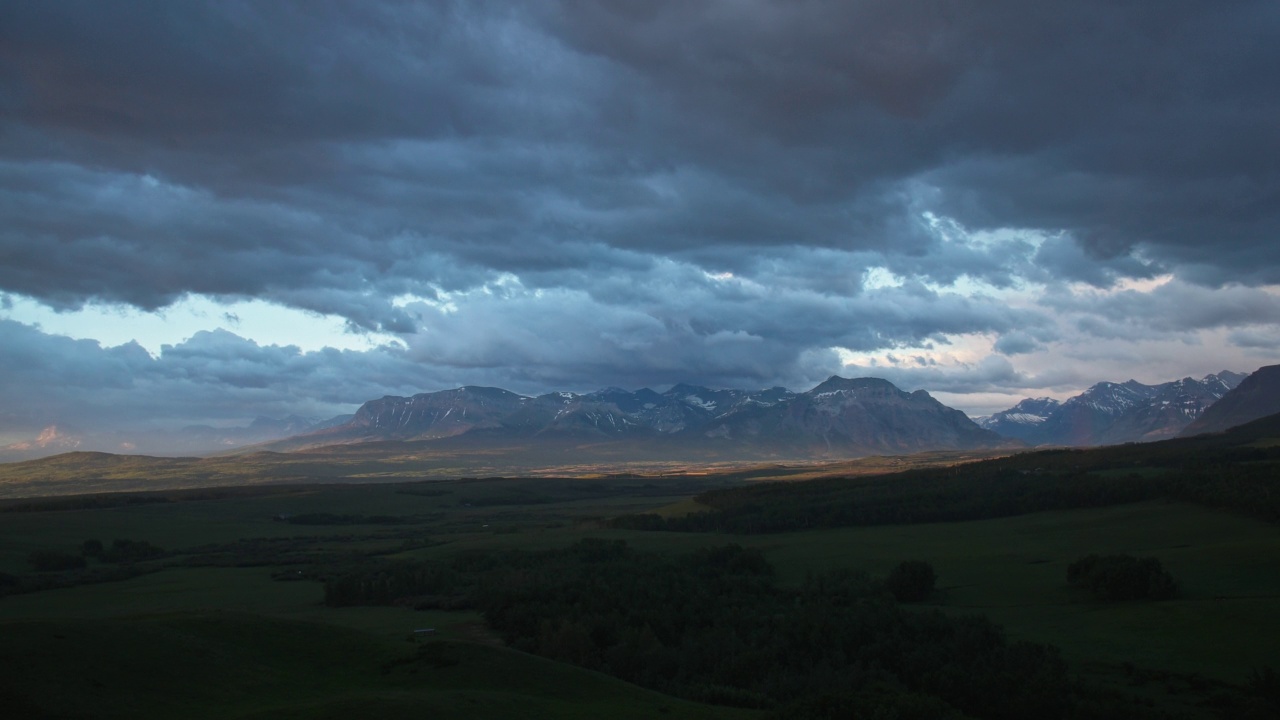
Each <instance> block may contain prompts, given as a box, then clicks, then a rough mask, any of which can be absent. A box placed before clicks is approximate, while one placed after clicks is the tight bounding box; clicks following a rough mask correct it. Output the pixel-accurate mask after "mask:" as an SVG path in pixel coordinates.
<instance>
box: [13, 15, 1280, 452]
mask: <svg viewBox="0 0 1280 720" xmlns="http://www.w3.org/2000/svg"><path fill="white" fill-rule="evenodd" d="M0 48H3V50H0V213H2V214H3V216H4V217H5V223H4V224H3V227H0V293H5V294H8V295H11V296H13V297H22V298H30V299H34V300H36V301H38V302H40V303H43V304H45V305H47V306H50V307H53V308H56V309H58V310H60V311H63V312H74V311H76V310H77V309H79V308H83V307H85V306H98V305H104V304H105V305H124V306H129V307H134V308H138V309H141V310H144V311H162V310H163V309H164V308H166V307H169V306H171V305H172V304H173V303H175V302H178V301H180V300H182V299H183V298H188V297H192V296H200V297H207V298H212V299H213V300H214V301H217V302H224V303H232V302H236V301H244V300H247V299H257V300H261V301H265V302H269V303H274V304H277V305H281V306H286V307H289V308H295V309H298V310H302V311H306V312H311V313H318V314H323V315H326V316H335V317H340V318H342V319H344V320H345V321H346V323H347V326H348V328H349V330H350V331H351V332H357V333H376V334H377V337H379V338H384V339H386V340H387V344H384V345H381V346H380V347H378V348H375V349H372V350H368V351H365V352H355V351H341V352H340V351H336V350H334V351H332V352H329V351H316V352H303V351H301V350H298V349H296V348H290V347H287V346H277V345H274V344H273V342H272V339H271V338H270V337H255V338H243V337H239V336H234V335H232V334H230V333H228V332H227V331H225V330H222V331H219V330H217V328H218V327H219V325H218V324H217V323H211V324H210V325H209V326H208V327H204V328H194V329H192V333H195V331H196V330H197V329H199V330H204V331H206V332H204V333H202V334H194V335H189V336H190V339H189V340H186V341H182V342H179V341H175V342H174V343H173V344H172V345H170V346H169V347H166V348H165V349H163V351H162V352H159V353H157V354H155V355H152V354H149V353H147V352H145V351H144V350H143V349H142V348H140V347H136V346H129V345H125V346H121V347H115V348H104V347H102V346H101V345H100V344H96V343H93V342H90V341H87V340H81V341H71V340H69V339H66V338H61V337H57V336H55V335H53V334H51V333H45V332H42V331H41V330H40V329H39V328H37V327H35V326H33V325H32V324H31V323H30V321H27V322H24V321H23V318H22V317H20V316H14V315H12V314H8V315H7V316H9V317H10V318H11V319H10V320H9V321H7V322H4V323H3V324H2V325H0V339H3V341H4V342H3V343H2V344H3V345H4V348H3V349H2V350H0V363H3V367H0V370H3V371H11V372H13V373H17V374H11V375H9V376H8V377H9V378H11V379H8V380H6V381H3V383H2V384H0V389H2V392H3V396H0V404H2V405H3V407H4V408H5V411H4V412H5V417H6V418H8V419H7V420H6V421H5V422H6V423H7V424H9V425H10V426H11V427H14V428H16V427H18V426H21V428H22V429H21V431H22V432H28V431H30V430H32V429H33V428H35V427H36V426H37V425H39V423H41V422H45V421H46V420H48V419H49V418H55V416H58V415H60V414H62V413H65V412H67V410H66V408H69V407H76V406H78V405H80V404H88V405H92V406H95V407H100V408H102V410H101V413H100V415H101V418H102V419H101V420H98V421H95V422H100V423H107V422H109V421H110V418H111V417H112V414H113V413H114V414H115V415H116V416H126V417H127V419H128V420H129V421H130V422H134V421H136V422H143V421H145V420H148V419H154V418H157V417H175V418H176V417H183V418H192V419H199V418H204V419H205V420H208V421H212V420H220V419H221V420H227V421H230V420H234V419H236V418H247V417H253V416H254V415H257V414H274V413H284V412H286V411H291V412H293V411H299V410H309V411H314V412H319V411H324V412H327V411H328V410H332V409H335V408H342V407H348V406H349V405H350V404H352V403H358V402H360V401H361V400H364V399H369V398H371V397H376V396H379V395H381V394H385V393H388V392H413V391H425V390H434V389H439V387H441V386H449V385H454V384H460V383H476V382H482V383H489V384H497V385H503V386H506V387H511V388H513V389H518V390H521V391H525V392H536V391H541V390H547V389H552V388H567V389H592V388H593V387H597V386H601V385H609V384H613V385H626V386H631V387H638V386H642V385H654V386H660V385H663V384H670V383H674V382H678V381H693V382H702V383H705V384H709V385H721V386H730V385H732V386H747V387H749V386H762V385H769V384H787V385H791V386H802V385H805V384H807V383H810V382H815V381H817V380H819V379H821V378H822V377H825V375H827V374H830V373H832V372H841V373H843V374H855V373H857V372H861V371H866V372H868V373H875V374H881V375H884V376H886V377H890V379H894V380H895V381H896V382H901V383H903V384H904V385H908V386H913V387H926V388H928V389H931V390H932V389H937V390H940V391H943V392H948V393H952V395H951V396H949V397H948V399H950V400H953V401H954V400H963V399H964V397H965V396H966V395H969V396H972V397H973V398H979V397H981V398H983V399H982V400H981V401H980V402H972V403H969V404H970V405H971V406H973V407H974V408H976V409H982V408H978V407H977V406H978V405H991V404H995V403H998V402H1002V401H1003V399H1004V398H1010V399H1013V400H1016V397H1015V396H1016V395H1019V394H1021V393H1035V392H1066V391H1067V390H1069V389H1071V388H1073V387H1077V388H1078V387H1079V386H1081V385H1087V384H1089V383H1091V382H1094V381H1096V380H1101V379H1124V377H1121V376H1125V377H1128V376H1135V377H1140V378H1142V379H1147V380H1159V379H1168V378H1165V377H1163V376H1162V375H1156V376H1155V377H1149V376H1150V375H1153V374H1156V373H1166V374H1168V373H1172V374H1173V375H1181V374H1192V373H1200V372H1209V371H1212V370H1219V369H1223V368H1230V369H1235V370H1246V371H1247V370H1252V369H1254V368H1255V367H1256V366H1258V365H1261V364H1267V363H1268V362H1274V354H1275V352H1276V348H1277V343H1276V342H1275V341H1274V340H1273V339H1272V338H1275V337H1277V333H1278V331H1280V328H1277V322H1278V321H1280V312H1278V310H1280V306H1278V304H1277V303H1278V301H1277V292H1276V286H1278V285H1280V243H1278V242H1276V240H1277V238H1278V237H1280V171H1278V169H1277V167H1276V165H1275V161H1274V158H1276V157H1280V125H1277V123H1275V121H1274V119H1275V118H1276V117H1280V85H1277V84H1276V83H1275V81H1274V79H1275V78H1276V77H1277V76H1280V9H1277V6H1276V5H1275V4H1274V3H1271V2H1266V1H1265V0H1249V1H1245V0H1242V1H1239V2H1230V3H1226V4H1223V3H1220V2H1219V3H1209V2H1192V1H1190V0H1176V1H1175V2H1169V3H1159V4H1152V3H1138V2H1122V3H1115V2H1102V1H1101V0H1097V1H1088V2H1065V1H1064V2H1043V3H1021V2H1012V1H1008V2H1005V1H1003V0H1002V1H999V2H971V1H965V0H906V1H903V0H896V1H894V2H888V1H883V2H879V1H877V2H849V3H828V2H820V1H818V0H806V1H802V2H785V3H784V2H771V1H767V0H755V1H752V2H738V1H734V2H729V1H728V0H719V1H714V0H712V1H707V2H649V3H641V4H636V3H628V2H607V1H604V0H594V1H592V0H564V1H563V2H545V3H532V4H531V3H516V2H497V1H494V2H480V3H450V2H433V3H412V2H386V3H377V4H371V3H362V4H344V3H312V2H307V3H287V2H278V3H269V4H255V3H244V4H237V3H212V2H211V3H197V2H191V3H166V2H155V3H145V2H143V3H130V4H128V5H127V6H114V5H113V6H106V5H103V4H101V3H93V2H83V3H76V2H64V3H53V4H50V3H10V4H8V5H6V6H4V7H3V8H0ZM3 312H4V310H3V309H0V313H3ZM184 337H187V336H184ZM1170 348H1178V349H1179V350H1178V352H1176V353H1174V356H1173V357H1170V354H1169V353H1170ZM34 358H40V360H39V362H38V363H36V364H37V366H38V367H33V366H30V365H29V364H28V363H31V362H35V361H34V360H33V359H34ZM873 363H874V364H873ZM1126 369H1127V371H1126ZM1117 373H1118V374H1117ZM19 378H21V379H19ZM62 396H65V398H64V399H63V400H57V399H56V398H57V397H62ZM959 404H961V405H962V406H963V405H964V403H963V402H960V403H959ZM1009 404H1012V403H1009ZM985 409H988V410H989V409H998V408H990V407H988V408H985ZM91 415H92V414H89V415H86V416H85V417H86V418H88V417H89V416H91ZM93 417H97V416H93ZM55 419H56V418H55ZM86 422H88V420H87V419H86ZM36 429H38V428H36ZM14 432H18V430H16V429H15V430H14Z"/></svg>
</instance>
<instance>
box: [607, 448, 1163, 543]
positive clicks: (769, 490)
mask: <svg viewBox="0 0 1280 720" xmlns="http://www.w3.org/2000/svg"><path fill="white" fill-rule="evenodd" d="M1162 494H1163V488H1162V483H1161V482H1160V481H1159V480H1158V479H1157V478H1150V477H1140V476H1137V475H1134V476H1132V477H1130V478H1127V479H1125V480H1123V481H1117V480H1116V479H1115V478H1109V477H1102V476H1099V475H1096V474H1091V473H1086V472H1082V471H1075V470H1073V471H1069V472H1055V473H1035V472H1030V471H1024V470H1019V469H1015V468H1010V467H1007V466H1004V465H1002V464H999V463H998V462H997V463H975V464H973V465H964V466H960V467H954V468H941V469H931V470H912V471H908V472H905V473H898V474H893V475H880V476H873V477H862V478H826V479H820V480H811V481H808V482H780V483H761V484H759V485H751V486H748V487H742V488H730V489H717V490H712V491H709V492H706V493H703V494H701V495H699V496H697V499H698V501H699V502H700V503H702V504H703V505H706V506H708V507H709V508H711V509H712V510H714V512H701V513H693V514H691V515H686V516H683V517H668V518H664V517H661V516H658V515H651V514H642V515H626V516H621V517H618V518H614V519H613V520H612V521H611V523H612V525H613V526H615V527H624V528H631V529H638V530H676V531H685V532H689V531H694V532H698V531H700V532H729V533H769V532H790V531H794V530H803V529H810V528H821V527H842V526H850V525H897V524H911V523H928V522H953V521H961V520H981V519H987V518H996V517H1006V516H1010V515H1021V514H1025V513H1030V512H1038V511H1042V510H1066V509H1074V508H1084V507H1101V506H1106V505H1116V504H1121V503H1128V502H1137V501H1140V500H1150V499H1154V498H1157V497H1161V496H1162Z"/></svg>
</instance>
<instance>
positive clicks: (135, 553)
mask: <svg viewBox="0 0 1280 720" xmlns="http://www.w3.org/2000/svg"><path fill="white" fill-rule="evenodd" d="M80 554H81V555H82V556H84V557H86V558H90V557H91V558H96V559H98V560H101V561H102V562H108V563H136V562H141V561H143V560H155V559H157V558H162V557H164V555H165V552H164V549H163V548H160V547H157V546H155V545H152V544H151V543H150V542H148V541H146V540H129V539H128V538H117V539H115V540H112V541H111V546H110V547H105V546H103V544H102V541H101V540H85V541H84V542H83V543H82V544H81V545H80Z"/></svg>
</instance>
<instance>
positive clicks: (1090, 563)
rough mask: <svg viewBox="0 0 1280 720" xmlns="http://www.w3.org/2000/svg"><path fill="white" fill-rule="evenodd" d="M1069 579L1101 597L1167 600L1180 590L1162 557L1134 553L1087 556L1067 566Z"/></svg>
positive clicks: (1070, 581)
mask: <svg viewBox="0 0 1280 720" xmlns="http://www.w3.org/2000/svg"><path fill="white" fill-rule="evenodd" d="M1067 582H1068V583H1070V584H1072V585H1075V586H1076V587H1082V588H1085V589H1087V590H1089V591H1091V592H1092V593H1093V594H1094V595H1095V596H1097V597H1098V598H1100V599H1102V600H1166V599H1168V598H1171V597H1173V596H1174V595H1176V594H1177V591H1178V584H1177V582H1176V581H1175V580H1174V579H1173V576H1172V575H1170V574H1169V573H1168V572H1166V571H1165V569H1164V568H1163V567H1162V566H1161V565H1160V561H1159V560H1157V559H1155V558H1153V557H1149V558H1135V557H1133V556H1131V555H1086V556H1085V557H1082V558H1080V559H1078V560H1076V561H1075V562H1073V563H1071V564H1070V565H1069V566H1067Z"/></svg>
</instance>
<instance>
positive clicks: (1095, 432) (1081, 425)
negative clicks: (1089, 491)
mask: <svg viewBox="0 0 1280 720" xmlns="http://www.w3.org/2000/svg"><path fill="white" fill-rule="evenodd" d="M1244 377H1245V376H1244V375H1241V374H1239V373H1233V372H1226V371H1224V372H1221V373H1218V374H1216V375H1206V376H1205V377H1204V378H1202V379H1200V380H1196V379H1194V378H1189V377H1187V378H1183V379H1181V380H1175V381H1172V382H1167V383H1160V384H1158V385H1145V384H1143V383H1140V382H1138V381H1136V380H1129V381H1127V382H1123V383H1114V382H1101V383H1098V384H1096V385H1094V386H1093V387H1090V388H1089V389H1088V390H1085V391H1084V392H1083V393H1081V394H1079V395H1076V396H1075V397H1072V398H1069V399H1068V400H1066V401H1065V402H1063V403H1060V404H1055V403H1054V402H1053V401H1051V400H1049V399H1048V398H1041V399H1039V400H1024V401H1022V402H1020V403H1018V405H1015V406H1014V407H1012V408H1010V409H1008V410H1005V411H1003V412H1000V413H996V414H995V415H992V416H991V417H990V418H986V419H984V422H983V425H984V427H986V428H988V429H990V430H994V431H996V432H999V433H1000V434H1001V435H1004V436H1006V437H1012V438H1017V439H1019V440H1023V441H1024V442H1027V443H1030V444H1033V445H1072V446H1093V445H1115V444H1119V443H1126V442H1150V441H1153V440H1161V439H1164V438H1170V437H1175V436H1177V435H1178V433H1180V432H1181V431H1182V430H1183V428H1185V427H1187V426H1188V425H1190V424H1191V423H1192V422H1193V421H1194V420H1195V419H1196V418H1198V417H1199V416H1200V414H1201V413H1203V412H1205V410H1206V409H1207V408H1208V407H1210V406H1211V405H1213V404H1214V403H1216V402H1217V401H1218V400H1219V398H1222V397H1223V396H1224V395H1226V394H1227V393H1228V392H1230V391H1231V389H1232V388H1234V387H1235V386H1236V385H1237V384H1239V383H1240V382H1241V380H1243V379H1244Z"/></svg>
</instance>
